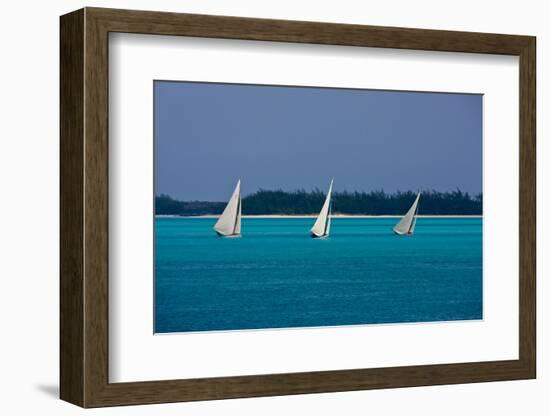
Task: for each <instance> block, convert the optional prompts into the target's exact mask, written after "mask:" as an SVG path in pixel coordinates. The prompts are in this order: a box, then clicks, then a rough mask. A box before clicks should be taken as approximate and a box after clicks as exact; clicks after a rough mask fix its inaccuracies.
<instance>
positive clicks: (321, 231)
mask: <svg viewBox="0 0 550 416" xmlns="http://www.w3.org/2000/svg"><path fill="white" fill-rule="evenodd" d="M332 182H334V179H333V180H331V181H330V186H329V188H328V192H327V197H326V198H325V203H324V204H323V208H321V212H320V213H319V216H318V217H317V220H316V221H315V224H313V227H311V236H312V237H318V238H319V237H328V235H329V233H330V217H331V213H332V208H331V201H330V199H331V195H332Z"/></svg>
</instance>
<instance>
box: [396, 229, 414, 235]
mask: <svg viewBox="0 0 550 416" xmlns="http://www.w3.org/2000/svg"><path fill="white" fill-rule="evenodd" d="M393 232H394V234H396V235H404V236H410V235H412V234H413V233H411V232H407V233H400V232H399V231H396V230H393Z"/></svg>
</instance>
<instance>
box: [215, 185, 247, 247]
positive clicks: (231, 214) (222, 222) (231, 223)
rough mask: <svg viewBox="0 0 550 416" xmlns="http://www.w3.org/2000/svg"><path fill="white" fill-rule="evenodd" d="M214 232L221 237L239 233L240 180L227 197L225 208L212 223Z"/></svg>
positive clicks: (235, 235)
mask: <svg viewBox="0 0 550 416" xmlns="http://www.w3.org/2000/svg"><path fill="white" fill-rule="evenodd" d="M214 230H216V233H218V235H220V236H222V237H238V236H240V235H241V180H240V179H239V181H238V182H237V186H236V187H235V190H234V191H233V195H231V198H229V201H228V202H227V205H226V206H225V209H224V210H223V212H222V215H220V218H218V222H216V225H214Z"/></svg>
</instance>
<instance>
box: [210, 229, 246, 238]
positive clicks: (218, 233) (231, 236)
mask: <svg viewBox="0 0 550 416" xmlns="http://www.w3.org/2000/svg"><path fill="white" fill-rule="evenodd" d="M216 234H217V235H218V237H224V238H239V237H241V234H229V235H225V234H222V233H220V232H219V231H216Z"/></svg>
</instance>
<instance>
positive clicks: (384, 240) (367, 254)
mask: <svg viewBox="0 0 550 416" xmlns="http://www.w3.org/2000/svg"><path fill="white" fill-rule="evenodd" d="M215 221H216V219H212V218H156V219H155V240H156V241H155V244H156V247H155V332H156V333H168V332H188V331H213V330H242V329H259V328H289V327H319V326H335V325H360V324H381V323H400V322H428V321H452V320H469V319H482V318H483V317H482V287H483V284H482V283H483V282H482V281H483V279H482V219H481V218H419V219H418V220H417V224H416V230H415V234H414V235H413V236H410V237H406V236H397V235H394V234H393V232H392V227H393V226H394V225H395V223H396V222H397V221H398V219H395V218H333V220H332V227H331V235H330V238H328V239H325V240H316V239H312V238H310V236H309V229H310V228H311V226H312V224H313V222H314V219H311V218H243V219H242V237H241V238H220V237H218V236H216V234H215V232H214V231H213V230H212V226H213V225H214V223H215Z"/></svg>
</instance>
